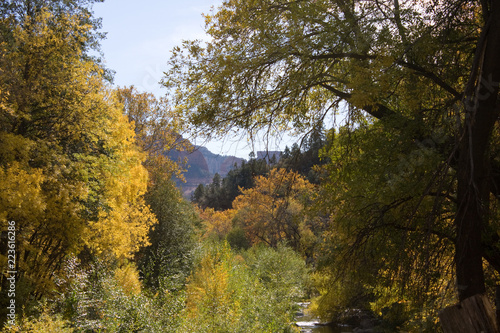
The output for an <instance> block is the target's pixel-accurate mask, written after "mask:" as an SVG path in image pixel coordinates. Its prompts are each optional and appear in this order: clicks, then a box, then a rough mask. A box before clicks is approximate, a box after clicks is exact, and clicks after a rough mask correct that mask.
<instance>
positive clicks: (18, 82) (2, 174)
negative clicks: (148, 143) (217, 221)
mask: <svg viewBox="0 0 500 333" xmlns="http://www.w3.org/2000/svg"><path fill="white" fill-rule="evenodd" d="M92 3H93V1H51V2H46V1H6V2H5V1H4V2H2V4H1V5H0V15H1V16H0V38H1V39H0V43H1V44H0V68H1V69H2V70H1V71H0V87H1V90H0V94H1V97H0V100H1V103H0V119H1V122H0V124H1V125H0V154H1V155H2V158H1V160H0V188H2V190H3V191H2V193H1V194H0V209H1V212H2V213H1V214H0V225H1V229H2V233H4V232H5V231H6V230H7V225H8V222H11V221H13V222H15V225H16V259H17V260H16V266H15V268H14V269H11V271H17V276H16V281H18V286H19V289H18V290H17V293H16V297H17V300H18V302H19V303H18V306H19V308H21V306H22V304H23V303H24V302H27V301H29V300H31V299H35V298H39V297H40V296H41V295H42V294H44V293H47V292H49V291H52V290H54V288H55V286H54V285H53V278H54V276H55V274H56V273H57V271H58V270H59V269H60V268H61V265H62V260H63V258H64V257H65V256H67V255H69V254H77V253H80V252H81V251H82V250H84V249H87V250H89V251H90V252H92V253H94V254H97V253H101V252H105V253H107V254H112V255H116V256H118V257H130V256H131V255H132V254H133V253H134V252H135V251H136V250H137V249H138V248H139V247H140V246H143V245H145V244H147V242H148V241H147V232H148V229H149V226H150V225H151V224H152V223H153V222H154V216H153V215H152V214H151V212H150V211H149V208H148V207H147V206H146V205H145V203H144V199H143V194H144V193H145V190H146V185H147V173H146V170H145V169H144V168H143V166H142V162H143V161H144V158H145V156H144V154H143V153H142V152H141V151H140V149H139V148H138V147H137V145H136V144H135V139H134V131H133V128H132V126H131V124H130V123H129V122H128V120H127V119H126V118H125V116H124V115H123V114H122V107H121V106H120V104H119V103H118V102H117V101H116V99H115V98H114V96H113V93H112V92H111V91H110V90H109V89H108V87H107V85H108V84H109V81H108V78H107V76H106V75H107V74H106V71H105V70H104V69H103V68H102V66H101V65H100V63H99V61H98V60H97V59H94V58H92V57H90V56H89V51H90V50H91V49H92V48H93V47H95V46H96V43H97V42H98V40H99V36H100V34H99V33H97V32H96V29H97V27H98V23H99V22H98V21H96V20H94V19H93V18H92V16H91V15H90V13H91V7H90V6H91V4H92ZM5 240H6V238H4V237H3V236H2V240H1V244H0V245H1V246H0V248H2V249H4V248H5V246H6V243H5ZM5 254H6V252H5V251H2V254H1V258H2V265H4V264H5V263H6V260H5ZM6 278H7V276H5V275H3V274H2V293H5V292H6V290H8V288H5V283H6ZM7 300H8V298H7V297H2V301H7ZM5 308H6V307H3V306H2V309H5ZM2 318H5V316H2ZM2 320H3V319H2Z"/></svg>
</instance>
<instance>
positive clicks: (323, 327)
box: [295, 302, 352, 333]
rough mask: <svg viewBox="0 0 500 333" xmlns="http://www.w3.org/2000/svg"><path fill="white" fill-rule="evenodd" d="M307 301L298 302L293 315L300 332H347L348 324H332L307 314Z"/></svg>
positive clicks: (350, 330)
mask: <svg viewBox="0 0 500 333" xmlns="http://www.w3.org/2000/svg"><path fill="white" fill-rule="evenodd" d="M309 304H310V303H309V302H305V303H299V304H298V305H299V306H300V310H299V312H298V313H297V315H296V316H295V324H296V325H297V326H298V327H299V328H300V332H301V333H348V332H352V328H351V327H348V326H334V325H328V324H326V323H323V322H321V321H320V320H319V319H318V318H315V317H312V316H310V315H309V314H307V307H308V306H309Z"/></svg>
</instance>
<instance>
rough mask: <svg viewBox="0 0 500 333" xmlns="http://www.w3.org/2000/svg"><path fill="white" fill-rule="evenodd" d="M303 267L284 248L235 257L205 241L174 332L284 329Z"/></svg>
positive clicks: (300, 290)
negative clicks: (178, 328) (181, 318)
mask: <svg viewBox="0 0 500 333" xmlns="http://www.w3.org/2000/svg"><path fill="white" fill-rule="evenodd" d="M306 275H307V270H306V268H305V263H304V261H303V260H302V259H301V258H300V256H299V255H298V254H297V253H295V252H294V251H293V250H291V249H290V248H288V247H285V246H279V247H278V249H271V248H266V247H259V248H255V249H250V250H249V251H248V252H244V253H242V254H241V255H236V254H234V253H233V252H232V251H231V250H230V248H229V247H228V246H227V244H225V245H224V244H215V243H211V244H210V245H208V247H205V250H204V251H202V253H201V257H200V263H199V266H197V269H196V270H195V271H194V272H193V275H192V276H191V278H190V280H189V283H188V287H187V288H188V289H187V292H188V296H187V308H186V316H185V320H184V322H183V324H182V329H181V330H180V332H194V331H196V332H221V333H222V332H248V331H252V332H269V333H271V332H289V331H291V330H292V328H291V326H290V323H291V321H292V319H293V315H294V313H295V310H296V309H295V302H296V301H298V300H299V298H301V297H303V296H304V293H303V292H304V287H305V284H306V280H307V279H306Z"/></svg>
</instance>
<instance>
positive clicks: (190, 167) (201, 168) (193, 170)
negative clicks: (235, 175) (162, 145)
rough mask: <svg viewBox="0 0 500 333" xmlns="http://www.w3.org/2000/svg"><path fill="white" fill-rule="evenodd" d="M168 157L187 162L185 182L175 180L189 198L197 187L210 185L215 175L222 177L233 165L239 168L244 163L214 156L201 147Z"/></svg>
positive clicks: (231, 158) (241, 160) (170, 154)
mask: <svg viewBox="0 0 500 333" xmlns="http://www.w3.org/2000/svg"><path fill="white" fill-rule="evenodd" d="M168 156H169V157H170V158H172V159H173V160H183V159H186V160H187V162H186V168H187V171H186V172H184V178H185V180H186V181H185V182H182V181H180V180H179V179H177V180H176V182H177V185H178V186H179V187H180V188H181V190H182V192H183V195H184V196H185V197H190V196H191V193H193V191H194V190H195V189H196V188H197V187H198V185H200V184H204V185H207V184H210V183H211V182H212V179H213V177H214V175H215V174H216V173H218V174H219V175H220V176H221V177H224V176H226V175H227V174H228V172H229V171H230V170H231V169H232V168H234V166H235V165H236V166H239V165H240V164H241V163H242V162H243V161H246V160H245V159H243V158H239V157H236V156H226V155H219V154H214V153H212V152H211V151H210V150H208V149H207V148H206V147H202V146H195V149H194V150H193V151H192V152H190V153H189V152H185V151H171V152H169V154H168Z"/></svg>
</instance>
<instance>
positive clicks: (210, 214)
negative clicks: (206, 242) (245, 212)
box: [200, 208, 236, 239]
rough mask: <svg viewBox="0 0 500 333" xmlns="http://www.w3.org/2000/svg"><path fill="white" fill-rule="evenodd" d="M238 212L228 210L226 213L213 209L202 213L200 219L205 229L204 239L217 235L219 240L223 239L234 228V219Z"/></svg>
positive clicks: (207, 209)
mask: <svg viewBox="0 0 500 333" xmlns="http://www.w3.org/2000/svg"><path fill="white" fill-rule="evenodd" d="M235 215H236V211H235V210H233V209H228V210H225V211H216V210H214V209H213V208H206V209H204V210H202V211H200V218H201V219H202V221H203V226H204V227H205V228H204V229H205V230H204V233H203V236H202V237H203V238H207V237H210V235H216V236H217V237H218V238H219V239H223V238H224V237H226V236H227V234H228V233H229V232H230V231H231V229H232V228H233V218H234V216H235Z"/></svg>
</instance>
